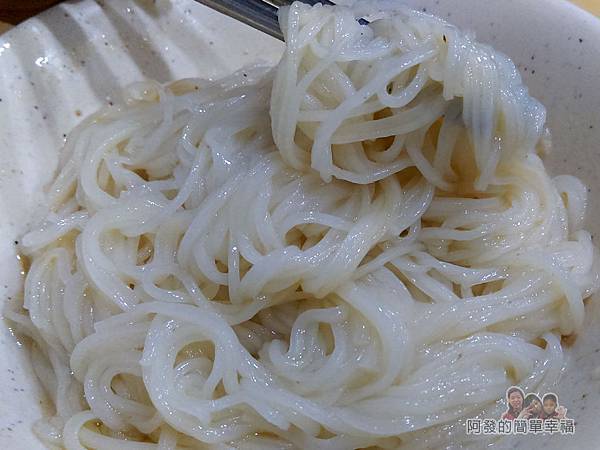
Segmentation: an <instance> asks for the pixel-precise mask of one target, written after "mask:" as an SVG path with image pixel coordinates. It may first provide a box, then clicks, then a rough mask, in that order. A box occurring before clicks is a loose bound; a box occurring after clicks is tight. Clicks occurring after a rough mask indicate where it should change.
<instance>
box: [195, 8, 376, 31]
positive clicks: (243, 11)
mask: <svg viewBox="0 0 600 450" xmlns="http://www.w3.org/2000/svg"><path fill="white" fill-rule="evenodd" d="M196 1H197V2H199V3H202V4H204V5H206V6H208V7H209V8H211V9H214V10H215V11H218V12H220V13H222V14H225V15H227V16H229V17H232V18H234V19H236V20H239V21H240V22H242V23H245V24H246V25H250V26H251V27H252V28H256V29H257V30H259V31H262V32H263V33H267V34H268V35H270V36H273V37H274V38H276V39H279V40H280V41H283V33H282V32H281V29H280V28H279V20H278V18H277V11H278V7H280V6H284V5H289V4H290V3H292V2H291V1H289V0H269V3H267V2H266V1H263V0H196ZM301 1H302V2H303V3H306V4H309V5H311V6H312V5H315V4H317V3H322V4H324V5H330V6H331V5H334V3H332V2H331V1H329V0H301ZM358 22H359V23H360V24H361V25H367V24H368V23H369V22H367V21H366V20H365V19H359V21H358Z"/></svg>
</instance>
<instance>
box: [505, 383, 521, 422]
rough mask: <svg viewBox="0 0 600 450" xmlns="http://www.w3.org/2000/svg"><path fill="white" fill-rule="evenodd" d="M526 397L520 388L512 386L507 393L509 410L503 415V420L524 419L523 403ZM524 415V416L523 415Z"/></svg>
mask: <svg viewBox="0 0 600 450" xmlns="http://www.w3.org/2000/svg"><path fill="white" fill-rule="evenodd" d="M524 400H525V396H524V395H523V391H522V390H521V388H520V387H517V386H511V387H510V388H508V390H507V391H506V402H507V403H508V409H507V410H506V412H505V413H504V414H502V419H507V420H515V419H522V418H523V416H524V411H523V401H524ZM521 414H523V415H521Z"/></svg>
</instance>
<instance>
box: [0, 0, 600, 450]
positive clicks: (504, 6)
mask: <svg viewBox="0 0 600 450" xmlns="http://www.w3.org/2000/svg"><path fill="white" fill-rule="evenodd" d="M406 1H407V3H408V4H411V5H412V6H413V7H415V8H419V9H426V10H427V11H428V12H431V13H434V14H437V15H440V16H441V17H444V18H446V19H447V20H448V21H450V22H452V23H455V24H456V25H459V26H461V27H463V28H464V29H468V30H472V31H474V32H475V33H476V35H477V36H478V38H479V40H481V41H483V42H488V43H490V44H492V45H494V46H495V47H496V48H498V49H499V50H501V51H503V52H504V53H506V54H508V55H509V56H510V57H511V58H513V59H514V61H515V62H516V63H517V64H518V66H519V68H520V69H521V72H522V74H523V77H524V79H525V82H526V83H527V85H528V86H529V87H530V90H531V92H532V94H533V95H534V96H535V97H537V98H538V99H540V100H541V101H542V102H543V103H544V104H545V105H546V107H547V108H548V111H549V125H550V128H551V130H552V133H553V138H554V139H553V142H554V150H553V153H552V154H551V155H550V156H549V157H548V158H547V160H546V161H547V164H548V166H549V168H550V170H551V171H552V172H553V173H557V174H558V173H570V174H574V175H577V176H579V177H581V178H582V179H583V180H584V181H585V182H586V183H587V184H588V186H589V187H590V189H591V195H590V200H591V201H590V212H589V216H588V228H589V229H590V230H591V231H592V233H594V234H598V233H599V232H600V221H599V219H600V179H599V175H598V174H599V172H598V169H599V166H600V45H599V44H598V43H599V42H600V21H599V20H598V19H596V18H594V17H593V16H591V15H589V14H587V13H585V12H584V11H582V10H580V9H578V8H576V7H574V6H572V5H571V4H569V3H567V2H565V1H561V0H544V1H540V0H406ZM281 50H282V45H281V43H279V42H276V41H275V40H273V39H271V38H269V37H267V36H264V35H261V34H260V33H258V32H256V31H254V30H251V29H249V28H247V27H245V26H242V25H239V24H237V23H236V22H234V21H233V20H230V19H228V18H225V17H223V16H221V15H219V14H217V13H214V12H212V11H210V10H208V9H206V8H205V7H203V6H200V5H199V4H197V3H195V2H194V1H192V0H173V1H171V2H168V1H165V0H156V1H154V2H153V1H145V0H104V1H100V0H98V1H97V2H94V1H92V0H83V1H79V2H74V3H71V2H69V3H63V4H61V5H59V6H58V7H55V8H53V9H52V10H50V11H47V12H46V13H44V14H42V15H40V16H38V17H36V18H34V19H32V20H29V21H28V22H26V23H24V24H22V25H20V26H18V27H17V28H15V29H13V30H11V31H10V32H8V33H6V34H4V35H2V36H0V158H1V161H2V164H1V165H0V290H1V291H0V299H4V298H6V297H8V296H13V295H16V294H17V293H18V291H19V290H20V288H21V282H22V280H21V277H22V275H21V273H20V271H21V269H20V266H19V261H18V260H17V258H16V251H15V249H16V246H15V239H18V237H19V236H20V235H21V234H22V233H23V232H24V230H25V229H26V228H27V227H28V225H29V224H30V223H31V221H32V220H35V218H36V216H37V215H39V211H40V210H41V208H40V207H39V206H40V205H41V204H43V194H42V192H43V186H44V185H46V184H47V183H48V182H49V181H50V180H51V178H52V176H53V174H54V172H55V170H56V167H57V162H58V155H59V150H60V148H61V144H62V142H63V139H64V133H67V132H68V131H69V130H70V129H71V128H72V127H73V126H74V125H76V124H77V123H78V122H79V121H80V120H81V119H82V118H83V117H84V116H86V115H88V114H90V113H91V112H93V111H94V110H96V109H97V108H98V107H100V105H102V104H103V103H106V102H109V101H111V99H112V98H115V96H118V95H119V91H120V89H121V88H122V87H123V86H124V85H126V84H127V83H129V82H132V81H135V80H139V79H143V78H154V79H156V80H158V81H161V82H166V81H169V80H173V79H176V78H181V77H189V76H200V77H213V78H214V77H218V76H220V75H223V74H225V73H228V72H231V71H232V70H234V69H237V68H239V67H241V66H243V65H245V64H247V63H249V62H251V61H254V60H257V59H261V60H263V61H265V62H267V63H272V64H274V63H275V62H276V61H277V59H278V57H279V55H280V53H281ZM596 303H597V302H596ZM587 311H588V314H587V322H588V324H587V326H586V330H585V332H584V333H583V334H582V335H580V336H579V337H578V338H577V340H576V342H575V344H574V345H573V347H572V348H571V349H570V351H569V355H570V356H569V357H570V358H571V359H572V363H571V365H570V368H569V369H568V370H567V371H566V373H565V374H564V377H563V381H562V382H561V384H560V386H559V387H558V389H557V391H558V394H559V396H560V402H561V403H562V404H563V405H565V406H566V407H567V408H568V409H569V414H568V415H569V417H573V418H574V419H575V420H576V424H577V425H576V427H577V428H576V434H575V435H574V436H568V437H567V436H564V437H561V436H552V437H550V438H542V437H540V436H535V437H534V436H531V437H528V438H524V439H523V441H522V447H523V448H542V446H544V447H546V448H580V449H594V448H598V447H599V445H598V440H600V427H598V425H597V422H598V420H597V412H596V411H597V410H598V408H600V307H597V306H596V304H595V303H594V302H589V304H588V309H587ZM0 360H1V361H2V366H1V367H0V448H6V449H9V448H10V449H31V450H34V449H38V448H43V447H42V445H41V444H40V443H39V441H37V439H36V438H35V437H34V435H33V434H32V432H31V426H32V423H33V422H34V421H35V420H36V419H37V418H39V417H40V416H41V415H43V414H44V411H45V410H47V408H48V407H49V405H48V403H47V400H46V399H44V397H43V395H42V393H41V391H40V388H39V386H38V384H37V382H36V380H35V379H34V378H33V376H32V371H31V367H30V364H29V361H28V355H27V350H26V349H24V348H23V347H21V346H19V345H18V344H17V343H16V341H15V339H14V337H13V336H12V335H11V334H10V331H9V330H8V328H7V326H6V324H5V323H3V322H2V323H0Z"/></svg>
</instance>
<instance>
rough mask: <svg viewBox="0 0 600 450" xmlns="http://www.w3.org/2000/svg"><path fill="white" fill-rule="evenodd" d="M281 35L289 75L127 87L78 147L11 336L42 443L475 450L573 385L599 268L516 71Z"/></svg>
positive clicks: (28, 249)
mask: <svg viewBox="0 0 600 450" xmlns="http://www.w3.org/2000/svg"><path fill="white" fill-rule="evenodd" d="M367 16H368V17H369V19H370V20H371V23H370V25H368V26H363V25H360V24H359V23H358V22H357V20H356V18H357V17H367ZM281 23H282V28H283V30H284V34H285V36H286V41H287V49H286V51H285V54H284V56H283V59H282V60H281V63H280V64H279V66H278V67H277V68H276V69H275V70H267V69H261V68H250V69H248V70H246V71H244V72H243V73H242V72H240V73H236V74H234V75H232V76H230V77H229V78H226V79H224V80H220V81H217V82H207V81H203V80H181V81H178V82H176V83H173V84H171V85H168V86H160V85H158V84H157V83H154V82H144V83H137V84H135V85H133V86H131V87H130V88H129V89H128V91H127V95H126V97H125V99H124V100H125V101H124V102H123V104H121V105H119V106H116V107H111V108H105V109H103V110H102V111H100V112H98V113H97V114H96V115H94V116H92V117H91V118H89V119H87V120H86V121H85V122H84V123H83V124H81V125H80V126H79V127H78V128H77V129H75V130H74V131H73V132H72V133H71V134H70V136H69V138H68V139H67V143H66V147H65V157H64V160H63V169H62V171H61V173H60V174H59V175H58V177H57V178H56V181H55V183H54V185H53V186H52V187H51V188H50V191H49V192H50V193H49V203H50V211H49V213H48V215H47V218H46V219H45V221H44V222H43V223H41V224H40V225H39V226H38V227H37V228H34V229H33V230H31V232H29V233H28V234H27V235H26V236H24V238H23V240H22V250H23V253H24V254H25V255H26V256H28V257H29V258H30V260H31V267H30V268H29V270H28V273H27V278H26V283H25V291H24V298H23V303H22V304H21V305H20V304H18V302H13V303H11V304H10V305H9V306H8V308H7V310H6V312H5V315H6V317H8V318H9V319H10V320H12V321H13V322H14V324H15V327H16V328H18V330H19V331H20V332H22V333H23V334H25V335H27V336H29V337H30V338H31V339H32V340H33V341H34V343H35V345H34V346H33V347H32V358H33V367H34V369H35V371H36V374H37V375H38V376H39V378H40V380H41V382H42V385H43V387H44V389H45V390H46V391H47V393H48V394H49V396H50V398H51V399H52V401H53V402H54V404H55V407H56V410H55V414H54V417H52V418H50V419H45V420H44V421H41V422H40V423H39V424H37V425H36V427H35V431H36V433H37V434H38V435H39V436H40V438H41V439H42V440H43V441H44V442H46V443H48V444H52V445H62V446H64V447H66V448H67V449H69V450H73V449H81V448H97V449H114V448H121V449H157V450H158V449H160V450H167V449H170V450H173V449H188V448H190V449H191V448H202V449H204V448H211V449H226V448H227V449H229V448H238V449H271V448H272V449H275V448H277V449H279V448H284V449H291V448H311V449H317V448H320V449H350V448H362V447H369V446H379V447H380V448H398V447H402V448H405V447H407V448H437V447H440V446H443V445H447V444H448V443H449V442H452V443H454V444H455V445H457V448H458V446H460V445H463V446H473V447H475V448H480V447H482V446H483V445H485V444H487V443H489V441H490V440H491V439H493V438H490V437H486V436H481V437H473V436H466V435H465V433H464V428H463V424H464V420H465V419H466V418H468V417H475V416H478V415H479V416H481V417H482V416H484V415H486V414H487V415H488V416H489V415H490V414H499V412H500V409H501V408H502V405H501V402H499V401H498V399H499V398H501V397H502V396H503V392H504V391H505V389H506V388H507V387H508V386H510V385H512V384H520V385H521V386H523V387H525V388H529V389H534V388H536V389H538V390H540V389H542V388H546V387H551V386H553V385H554V384H555V383H556V382H557V381H558V378H559V375H560V373H561V370H562V367H563V350H562V347H561V342H560V336H561V335H571V334H574V333H577V332H578V330H580V328H581V326H582V324H583V316H584V305H583V299H584V298H585V297H587V296H589V295H591V294H592V293H593V292H595V291H596V290H597V288H598V263H597V257H596V251H595V248H594V246H593V244H592V241H591V237H590V235H589V233H587V232H586V231H584V230H583V229H582V226H583V220H584V214H585V208H586V194H587V191H586V188H585V186H584V185H583V184H582V183H581V182H580V181H578V180H577V179H575V178H573V177H570V176H559V177H556V178H554V179H553V178H550V176H549V175H548V174H547V172H546V171H545V169H544V166H543V163H542V161H541V160H540V158H539V157H538V156H537V152H536V150H537V149H536V146H537V145H538V144H540V142H541V139H542V133H543V131H544V121H545V110H544V108H543V107H542V106H541V105H540V104H539V103H538V102H537V101H536V100H534V99H533V98H531V97H529V95H528V93H527V89H526V88H525V87H524V86H523V84H522V83H521V79H520V77H519V75H518V72H517V70H516V68H515V66H514V65H513V63H512V62H511V61H510V60H509V59H508V58H506V57H505V56H504V55H502V54H499V53H497V52H495V51H494V50H493V49H491V48H490V47H487V46H484V45H481V44H479V43H477V42H475V41H474V40H473V39H472V37H470V36H468V35H464V34H462V33H461V32H460V31H459V30H457V29H456V28H454V27H453V26H451V25H449V24H447V23H445V22H443V21H441V20H440V19H437V18H434V17H432V16H429V15H426V14H422V13H418V12H415V11H411V10H408V9H406V8H404V7H401V6H398V4H397V2H387V1H379V2H371V1H361V2H360V3H358V2H357V4H356V6H354V7H343V6H340V7H323V6H321V5H317V6H315V7H312V8H311V7H308V6H306V5H304V4H300V3H295V4H293V5H292V6H291V7H289V8H284V9H283V10H282V13H281Z"/></svg>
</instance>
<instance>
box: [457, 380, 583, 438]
mask: <svg viewBox="0 0 600 450" xmlns="http://www.w3.org/2000/svg"><path fill="white" fill-rule="evenodd" d="M506 403H507V408H506V411H505V412H504V413H503V414H502V416H501V417H500V418H499V419H467V423H466V432H467V434H472V435H482V434H483V435H510V434H512V435H519V434H521V435H525V434H566V435H568V434H574V433H575V421H574V420H573V419H571V418H569V417H567V409H566V408H565V407H564V406H562V405H559V403H558V395H556V394H555V393H553V392H547V393H545V394H544V395H543V396H541V397H540V396H539V395H538V394H534V393H529V394H527V395H525V393H524V392H523V389H521V388H520V387H518V386H511V387H509V388H508V389H507V390H506Z"/></svg>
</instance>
